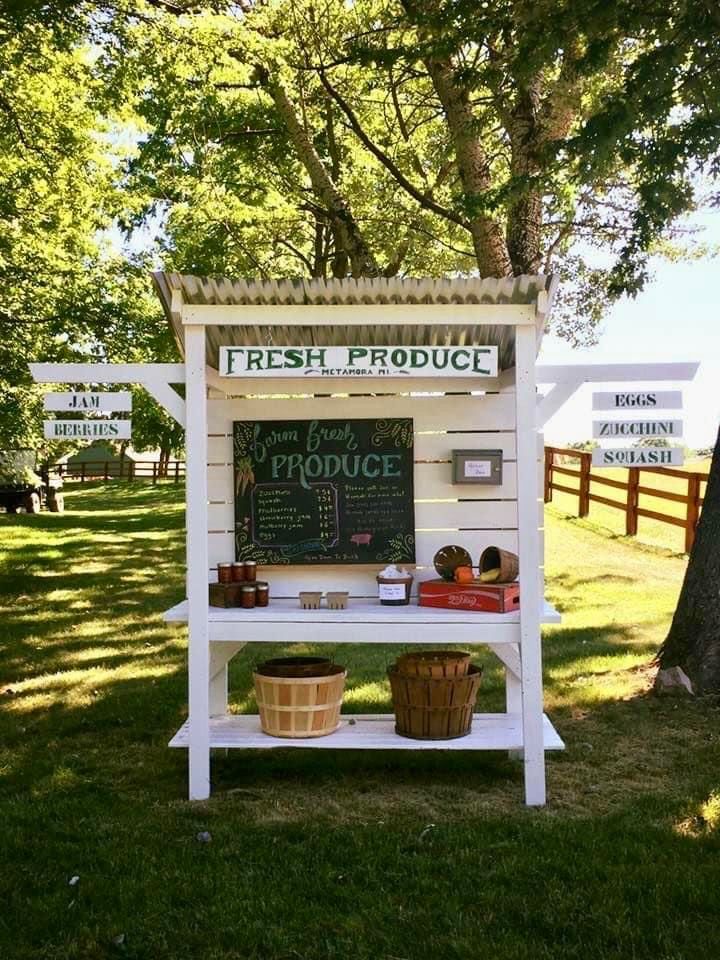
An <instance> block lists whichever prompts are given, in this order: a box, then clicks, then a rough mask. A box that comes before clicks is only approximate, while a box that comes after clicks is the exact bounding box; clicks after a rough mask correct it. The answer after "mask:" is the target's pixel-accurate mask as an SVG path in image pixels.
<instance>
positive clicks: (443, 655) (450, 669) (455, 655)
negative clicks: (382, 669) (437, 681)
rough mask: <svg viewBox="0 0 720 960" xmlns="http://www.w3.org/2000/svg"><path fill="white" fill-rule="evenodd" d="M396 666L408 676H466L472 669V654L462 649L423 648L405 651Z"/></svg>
mask: <svg viewBox="0 0 720 960" xmlns="http://www.w3.org/2000/svg"><path fill="white" fill-rule="evenodd" d="M395 666H396V667H397V668H398V672H399V673H402V674H405V675H406V676H413V677H436V678H437V677H464V676H465V674H466V673H467V672H468V670H469V669H470V654H469V653H463V652H462V651H460V650H421V651H416V652H415V653H403V654H402V655H401V656H399V657H398V658H397V660H396V661H395Z"/></svg>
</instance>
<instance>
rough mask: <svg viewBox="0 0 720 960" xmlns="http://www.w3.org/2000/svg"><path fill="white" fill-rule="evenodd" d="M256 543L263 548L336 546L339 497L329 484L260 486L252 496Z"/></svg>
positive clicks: (253, 528)
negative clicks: (318, 542)
mask: <svg viewBox="0 0 720 960" xmlns="http://www.w3.org/2000/svg"><path fill="white" fill-rule="evenodd" d="M250 504H251V515H252V525H251V529H252V530H253V542H254V543H256V544H257V545H258V546H262V547H278V548H283V547H287V546H290V545H292V544H294V545H296V546H306V545H308V544H312V543H314V542H316V541H320V542H321V543H322V544H323V545H325V546H327V547H330V546H333V545H334V544H335V543H336V542H337V539H338V511H337V493H336V491H335V489H334V487H333V486H332V484H329V483H318V484H312V485H311V487H310V488H309V489H303V488H299V487H298V486H297V485H296V484H272V483H268V484H258V485H257V486H256V487H255V488H254V489H253V491H252V495H251V501H250Z"/></svg>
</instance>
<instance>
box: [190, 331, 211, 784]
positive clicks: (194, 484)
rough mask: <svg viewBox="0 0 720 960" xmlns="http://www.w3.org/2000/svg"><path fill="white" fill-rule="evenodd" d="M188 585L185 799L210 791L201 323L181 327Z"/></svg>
mask: <svg viewBox="0 0 720 960" xmlns="http://www.w3.org/2000/svg"><path fill="white" fill-rule="evenodd" d="M185 371H186V394H187V426H186V451H187V453H186V457H187V467H186V473H187V487H186V502H185V517H186V526H187V586H188V686H189V691H188V694H189V696H188V700H189V703H190V717H189V728H190V729H189V744H188V747H189V749H188V781H189V789H188V792H189V796H190V799H191V800H206V799H207V798H208V797H209V796H210V702H209V697H210V644H209V635H208V586H207V584H208V563H209V561H208V540H207V512H208V511H207V500H208V497H207V466H206V464H207V389H206V384H205V329H204V328H203V327H202V326H197V325H193V326H187V327H185Z"/></svg>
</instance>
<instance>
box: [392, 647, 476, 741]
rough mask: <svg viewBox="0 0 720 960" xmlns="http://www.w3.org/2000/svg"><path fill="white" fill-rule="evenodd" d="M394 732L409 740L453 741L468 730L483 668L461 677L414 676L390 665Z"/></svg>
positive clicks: (473, 668)
mask: <svg viewBox="0 0 720 960" xmlns="http://www.w3.org/2000/svg"><path fill="white" fill-rule="evenodd" d="M388 676H389V677H390V690H391V691H392V703H393V710H394V711H395V732H396V733H398V734H399V735H400V736H401V737H410V738H411V739H412V740H453V739H455V737H464V736H466V735H467V734H468V733H470V729H471V727H472V718H473V709H474V707H475V700H476V698H477V692H478V688H479V686H480V679H481V677H482V667H476V666H475V665H474V664H471V665H470V667H469V669H468V672H467V674H466V675H465V676H464V677H462V676H461V677H442V678H439V679H435V678H432V677H413V676H408V675H407V674H401V673H399V672H398V669H397V667H390V669H389V670H388Z"/></svg>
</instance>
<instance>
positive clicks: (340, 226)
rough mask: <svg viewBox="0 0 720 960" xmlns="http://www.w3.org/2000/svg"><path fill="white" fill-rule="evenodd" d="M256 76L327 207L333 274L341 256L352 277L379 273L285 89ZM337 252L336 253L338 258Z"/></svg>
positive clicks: (260, 72) (264, 76)
mask: <svg viewBox="0 0 720 960" xmlns="http://www.w3.org/2000/svg"><path fill="white" fill-rule="evenodd" d="M258 75H259V77H260V79H261V82H262V83H263V86H264V87H265V89H266V90H267V92H268V93H269V94H270V96H271V97H272V99H273V102H274V103H275V107H276V109H277V111H278V113H279V115H280V118H281V119H282V121H283V123H284V124H285V128H286V130H287V132H288V136H289V137H290V140H291V141H292V144H293V146H294V148H295V152H296V154H297V157H298V159H299V160H300V162H301V163H302V165H303V166H304V167H305V170H306V171H307V174H308V176H309V177H310V182H311V183H312V186H313V191H314V193H315V196H316V197H317V198H318V200H319V201H320V202H321V203H322V205H323V207H324V209H325V210H327V213H328V218H329V220H330V224H331V227H332V232H333V236H334V238H335V246H336V258H335V261H334V264H333V267H334V269H333V272H334V273H335V275H337V274H338V263H339V262H340V261H341V260H344V256H342V255H345V256H346V257H347V259H348V260H349V261H350V270H351V273H352V275H353V277H377V276H379V275H380V268H379V267H378V265H377V263H376V261H375V258H374V257H373V255H372V253H371V251H370V248H369V247H368V245H367V243H366V242H365V238H364V237H363V235H362V233H361V231H360V227H359V226H358V223H357V221H356V220H355V218H354V216H353V214H352V211H351V209H350V205H349V204H348V202H347V200H346V199H345V198H344V197H343V196H342V194H341V193H340V191H339V190H338V188H337V186H336V184H335V182H334V181H333V179H332V177H331V176H330V174H329V173H328V171H327V170H326V169H325V165H324V164H323V162H322V160H321V159H320V157H319V156H318V153H317V150H316V149H315V146H314V144H313V142H312V140H311V139H310V137H309V136H308V135H307V133H306V132H305V129H304V127H303V125H302V124H301V123H300V121H299V119H298V117H297V114H296V111H295V107H294V105H293V103H292V101H291V100H290V98H289V97H288V95H287V92H286V90H285V88H284V87H283V86H282V84H281V83H279V82H278V81H277V80H275V79H274V78H273V77H271V76H270V75H269V74H268V72H267V71H266V70H262V69H260V68H259V69H258ZM338 255H340V257H339V259H338ZM343 275H344V274H343Z"/></svg>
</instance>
